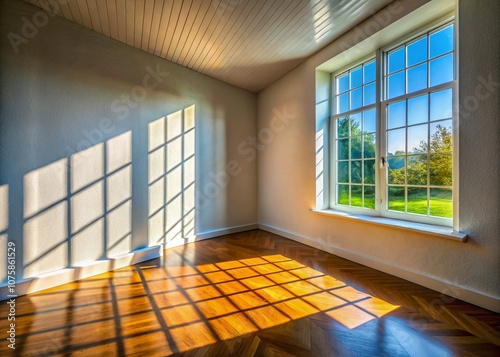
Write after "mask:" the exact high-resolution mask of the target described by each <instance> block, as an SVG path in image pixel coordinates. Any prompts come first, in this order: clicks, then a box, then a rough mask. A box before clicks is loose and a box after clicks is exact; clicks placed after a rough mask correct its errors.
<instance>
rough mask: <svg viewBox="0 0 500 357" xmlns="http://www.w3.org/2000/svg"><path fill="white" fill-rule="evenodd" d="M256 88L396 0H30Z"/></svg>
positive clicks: (211, 73)
mask: <svg viewBox="0 0 500 357" xmlns="http://www.w3.org/2000/svg"><path fill="white" fill-rule="evenodd" d="M25 1H26V2H28V3H31V4H33V5H35V6H38V7H41V8H43V9H45V10H46V11H50V12H53V13H56V14H58V15H60V16H62V17H64V18H66V19H68V20H70V21H73V22H76V23H78V24H80V25H82V26H85V27H87V28H89V29H91V30H94V31H96V32H98V33H101V34H103V35H105V36H109V37H112V38H114V39H116V40H118V41H121V42H123V43H126V44H129V45H130V46H134V47H136V48H139V49H141V50H143V51H147V52H149V53H151V54H154V55H156V56H159V57H161V58H164V59H166V60H168V61H172V62H175V63H177V64H179V65H182V66H184V67H188V68H191V69H193V70H195V71H198V72H201V73H204V74H207V75H209V76H212V77H215V78H217V79H220V80H222V81H224V82H227V83H230V84H234V85H236V86H238V87H241V88H245V89H248V90H251V91H254V92H258V91H260V90H261V89H263V88H265V87H266V86H268V85H269V84H271V83H272V82H274V81H275V80H276V79H278V78H279V77H281V76H282V75H284V74H285V73H286V72H288V71H290V70H291V69H292V68H294V67H295V66H297V65H298V64H300V63H301V62H303V61H304V60H305V59H306V58H307V57H308V56H310V55H311V54H313V53H315V52H316V51H318V50H320V49H321V48H323V47H324V46H325V45H327V44H328V43H330V42H331V41H333V40H334V39H335V38H337V37H339V36H340V35H341V34H342V33H344V32H345V31H346V30H348V29H349V28H351V27H353V26H355V25H356V24H358V23H359V22H361V21H363V20H364V19H366V18H367V17H368V16H370V15H371V14H373V13H374V12H376V11H378V10H380V9H381V8H383V7H384V6H386V5H387V4H389V3H390V2H391V1H392V0H25Z"/></svg>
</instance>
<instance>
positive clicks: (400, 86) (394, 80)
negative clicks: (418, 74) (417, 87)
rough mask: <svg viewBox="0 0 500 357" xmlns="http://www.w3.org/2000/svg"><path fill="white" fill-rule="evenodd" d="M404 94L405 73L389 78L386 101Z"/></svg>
mask: <svg viewBox="0 0 500 357" xmlns="http://www.w3.org/2000/svg"><path fill="white" fill-rule="evenodd" d="M403 94H405V72H404V71H403V72H399V73H397V74H393V75H392V76H389V80H388V88H387V97H388V99H391V98H395V97H398V96H400V95H403Z"/></svg>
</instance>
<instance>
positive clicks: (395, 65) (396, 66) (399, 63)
mask: <svg viewBox="0 0 500 357" xmlns="http://www.w3.org/2000/svg"><path fill="white" fill-rule="evenodd" d="M387 57H388V60H389V68H388V69H389V74H391V73H394V72H396V71H399V70H401V69H403V68H405V49H404V47H401V48H400V49H399V50H397V51H394V52H391V53H389V55H388V56H387Z"/></svg>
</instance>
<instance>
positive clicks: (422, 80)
mask: <svg viewBox="0 0 500 357" xmlns="http://www.w3.org/2000/svg"><path fill="white" fill-rule="evenodd" d="M407 83H408V93H412V92H416V91H418V90H421V89H424V88H427V63H424V64H421V65H418V66H416V67H412V68H410V69H409V70H408V82H407Z"/></svg>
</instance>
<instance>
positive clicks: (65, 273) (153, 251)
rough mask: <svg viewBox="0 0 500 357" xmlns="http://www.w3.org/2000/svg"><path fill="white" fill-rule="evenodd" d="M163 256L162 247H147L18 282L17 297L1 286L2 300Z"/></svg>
mask: <svg viewBox="0 0 500 357" xmlns="http://www.w3.org/2000/svg"><path fill="white" fill-rule="evenodd" d="M161 254H162V251H161V247H160V246H154V247H147V248H142V249H138V250H135V251H133V252H130V253H127V254H123V255H120V256H117V257H114V258H109V259H103V260H97V261H93V262H89V263H88V264H85V265H81V266H74V267H70V268H65V269H60V270H57V271H54V272H51V273H47V274H42V275H39V276H36V277H33V278H28V279H25V280H23V281H18V282H16V286H15V296H12V293H9V287H8V286H7V285H4V286H0V300H6V299H10V298H12V297H17V296H21V295H25V294H29V293H34V292H37V291H40V290H45V289H49V288H53V287H55V286H58V285H62V284H66V283H70V282H72V281H76V280H80V279H85V278H88V277H90V276H94V275H98V274H102V273H106V272H108V271H110V270H113V269H119V268H124V267H126V266H129V265H133V264H137V263H140V262H144V261H146V260H151V259H155V258H158V257H160V256H161Z"/></svg>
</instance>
